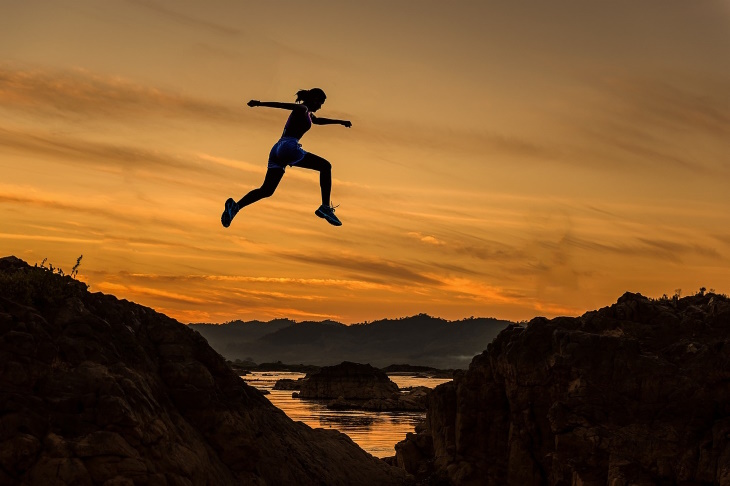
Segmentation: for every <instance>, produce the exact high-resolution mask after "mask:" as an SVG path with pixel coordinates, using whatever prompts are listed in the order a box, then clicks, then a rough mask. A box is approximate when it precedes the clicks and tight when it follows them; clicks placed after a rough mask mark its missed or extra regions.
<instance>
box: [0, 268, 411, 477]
mask: <svg viewBox="0 0 730 486" xmlns="http://www.w3.org/2000/svg"><path fill="white" fill-rule="evenodd" d="M405 483H407V474H406V473H405V472H404V471H402V470H399V469H398V468H394V467H391V466H388V465H387V464H385V463H384V462H383V461H380V460H378V459H376V458H374V457H372V456H371V455H369V454H367V453H366V452H364V451H363V450H362V449H360V448H359V447H357V445H355V444H354V443H353V442H352V441H351V440H350V439H349V438H348V437H347V436H346V435H344V434H341V433H339V432H336V431H332V430H323V429H314V430H313V429H311V428H309V427H308V426H306V425H304V424H302V423H301V422H298V423H295V422H293V421H292V420H290V419H289V418H288V417H287V416H286V415H285V414H284V413H283V412H282V411H281V410H279V409H277V408H275V407H274V406H273V405H271V403H270V402H269V401H268V400H267V399H266V398H265V397H264V396H263V395H262V394H261V393H260V392H258V391H257V390H256V389H254V388H253V387H250V386H248V385H246V384H245V383H244V381H243V380H242V379H241V378H240V377H239V376H238V375H237V374H236V373H235V372H233V371H232V370H231V369H230V368H229V367H228V366H227V365H226V362H225V360H224V359H223V358H222V357H221V356H220V355H219V354H218V353H216V352H215V351H214V350H213V349H212V348H210V347H209V346H208V344H207V342H206V341H205V339H203V338H202V337H201V336H200V335H199V334H198V333H197V332H195V331H193V330H191V329H188V328H187V327H186V326H185V325H183V324H180V323H179V322H177V321H175V320H173V319H170V318H168V317H166V316H164V315H162V314H158V313H157V312H155V311H153V310H151V309H149V308H145V307H142V306H139V305H136V304H133V303H130V302H127V301H124V300H117V299H116V298H115V297H113V296H109V295H103V294H100V293H94V294H92V293H89V292H88V291H87V290H86V287H85V285H83V284H82V283H80V282H77V281H76V280H73V279H71V278H70V277H62V276H60V275H58V274H55V273H53V272H51V271H48V270H46V269H43V268H33V267H29V266H28V265H27V264H25V263H24V262H22V261H20V260H18V259H17V258H13V257H8V258H3V259H0V484H3V485H6V484H7V485H14V484H28V485H63V484H78V485H91V484H100V485H101V484H105V485H131V484H137V485H169V486H173V485H176V486H177V485H181V486H182V485H198V484H211V485H212V484H215V485H266V484H268V485H283V484H297V485H320V484H362V485H371V484H405Z"/></svg>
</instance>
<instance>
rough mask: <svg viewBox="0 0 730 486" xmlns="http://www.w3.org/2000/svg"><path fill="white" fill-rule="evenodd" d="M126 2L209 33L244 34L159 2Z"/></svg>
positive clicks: (142, 0) (149, 0)
mask: <svg viewBox="0 0 730 486" xmlns="http://www.w3.org/2000/svg"><path fill="white" fill-rule="evenodd" d="M125 1H126V2H128V3H131V4H132V5H136V6H138V7H141V8H144V9H145V10H147V11H149V12H154V13H156V14H158V15H160V16H162V17H164V18H167V19H169V20H172V21H173V22H177V23H179V24H181V25H184V26H186V27H194V28H196V29H204V30H207V31H209V32H213V33H215V34H222V35H226V36H237V35H241V34H242V33H243V32H242V31H241V29H237V28H234V27H230V26H228V25H223V24H221V23H218V22H211V21H208V20H205V19H201V18H199V17H193V16H190V15H186V14H184V13H182V12H180V11H178V10H172V9H170V8H167V7H166V6H164V5H162V4H161V3H159V2H154V1H151V0H125Z"/></svg>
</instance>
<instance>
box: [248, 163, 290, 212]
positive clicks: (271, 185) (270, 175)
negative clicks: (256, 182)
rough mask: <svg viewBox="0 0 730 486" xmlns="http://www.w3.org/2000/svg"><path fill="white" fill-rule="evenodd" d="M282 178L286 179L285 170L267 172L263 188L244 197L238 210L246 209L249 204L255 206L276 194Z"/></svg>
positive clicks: (258, 188)
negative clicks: (259, 201) (261, 200)
mask: <svg viewBox="0 0 730 486" xmlns="http://www.w3.org/2000/svg"><path fill="white" fill-rule="evenodd" d="M282 177H284V169H271V168H270V169H269V170H267V171H266V177H264V182H263V184H261V187H257V188H256V189H254V190H252V191H250V192H249V193H248V194H246V195H245V196H243V197H242V198H241V200H240V201H238V208H239V209H240V208H244V207H246V206H248V205H249V204H253V203H255V202H256V201H258V200H260V199H263V198H265V197H269V196H271V195H272V194H274V191H275V190H276V186H278V185H279V182H280V181H281V178H282Z"/></svg>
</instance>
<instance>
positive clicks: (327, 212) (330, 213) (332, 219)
mask: <svg viewBox="0 0 730 486" xmlns="http://www.w3.org/2000/svg"><path fill="white" fill-rule="evenodd" d="M336 207H337V206H334V207H332V206H325V205H324V204H322V205H321V206H320V207H319V208H318V209H317V210H316V211H315V212H314V214H316V215H317V216H319V217H320V218H324V219H326V220H327V222H328V223H329V224H331V225H334V226H342V221H340V220H339V219H337V216H335V208H336Z"/></svg>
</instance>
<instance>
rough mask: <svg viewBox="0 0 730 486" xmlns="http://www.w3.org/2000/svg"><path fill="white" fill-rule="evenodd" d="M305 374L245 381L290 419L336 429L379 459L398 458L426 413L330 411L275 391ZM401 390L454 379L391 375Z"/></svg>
mask: <svg viewBox="0 0 730 486" xmlns="http://www.w3.org/2000/svg"><path fill="white" fill-rule="evenodd" d="M303 376H304V374H303V373H291V372H275V371H271V372H261V371H254V372H251V373H250V374H248V375H245V376H243V377H242V378H243V379H244V380H245V381H246V382H247V383H248V384H249V385H251V386H254V387H256V388H258V389H260V390H266V391H268V392H270V393H269V394H268V395H266V397H267V398H268V399H269V400H270V401H271V403H273V404H274V405H276V406H277V407H279V408H280V409H281V410H283V411H284V413H286V414H287V415H288V416H289V418H291V419H292V420H296V421H301V422H304V423H305V424H307V425H309V426H310V427H313V428H316V427H322V428H326V429H336V430H338V431H340V432H342V433H344V434H347V435H348V436H350V438H351V439H352V440H353V441H354V442H355V443H357V445H359V446H360V447H362V448H363V449H364V450H366V451H367V452H369V453H370V454H372V455H374V456H375V457H387V456H393V455H395V449H394V446H395V444H396V443H397V442H400V441H402V440H403V439H405V437H406V434H407V433H408V432H413V429H414V427H415V426H416V424H417V423H418V422H420V421H421V420H423V419H424V418H426V413H425V412H370V411H365V410H328V409H327V407H326V404H327V401H320V400H301V399H298V398H292V396H291V395H292V392H291V391H287V390H272V388H273V387H274V383H276V380H279V379H281V378H290V379H293V380H296V379H297V378H302V377H303ZM388 376H389V377H390V379H391V380H393V381H394V382H395V384H396V385H398V386H399V387H400V388H404V387H410V386H427V387H429V388H434V387H436V386H437V385H440V384H441V383H446V382H448V381H451V379H450V378H429V377H424V376H422V375H406V374H398V375H388Z"/></svg>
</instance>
